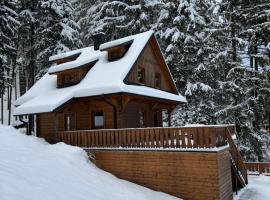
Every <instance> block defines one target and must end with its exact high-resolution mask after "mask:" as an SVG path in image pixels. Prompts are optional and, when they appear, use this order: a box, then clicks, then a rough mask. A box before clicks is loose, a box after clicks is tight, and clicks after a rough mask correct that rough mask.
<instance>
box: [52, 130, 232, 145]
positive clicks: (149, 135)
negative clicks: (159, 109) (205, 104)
mask: <svg viewBox="0 0 270 200" xmlns="http://www.w3.org/2000/svg"><path fill="white" fill-rule="evenodd" d="M226 131H227V127H226V126H202V127H177V128H136V129H103V130H82V131H79V130H78V131H61V132H58V133H57V140H58V141H62V142H65V143H67V144H71V145H75V146H80V147H86V148H91V147H104V148H106V147H129V148H214V147H220V146H224V145H226V144H227V139H226V138H227V136H226Z"/></svg>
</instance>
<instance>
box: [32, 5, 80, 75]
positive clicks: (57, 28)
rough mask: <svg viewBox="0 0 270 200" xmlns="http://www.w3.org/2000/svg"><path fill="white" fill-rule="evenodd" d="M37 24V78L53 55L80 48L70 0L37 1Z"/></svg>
mask: <svg viewBox="0 0 270 200" xmlns="http://www.w3.org/2000/svg"><path fill="white" fill-rule="evenodd" d="M37 7H38V11H39V24H38V27H37V29H36V43H35V48H36V50H37V52H38V54H37V60H36V61H37V62H36V65H37V70H38V71H37V74H36V76H37V77H40V76H41V75H43V74H44V72H46V71H47V68H48V67H49V66H50V64H49V57H50V56H51V55H53V54H57V53H60V52H65V51H68V50H71V49H77V48H79V47H82V43H81V40H80V35H79V26H78V24H77V23H76V22H75V21H74V16H73V7H72V4H71V1H70V0H49V1H47V0H46V1H45V0H44V1H39V2H38V4H37Z"/></svg>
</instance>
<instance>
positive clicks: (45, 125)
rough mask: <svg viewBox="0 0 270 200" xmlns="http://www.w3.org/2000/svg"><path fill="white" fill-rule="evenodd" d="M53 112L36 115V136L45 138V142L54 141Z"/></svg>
mask: <svg viewBox="0 0 270 200" xmlns="http://www.w3.org/2000/svg"><path fill="white" fill-rule="evenodd" d="M54 118H55V115H54V113H44V114H38V115H37V136H38V137H41V138H45V139H46V140H47V142H50V143H53V142H54V133H55V122H54Z"/></svg>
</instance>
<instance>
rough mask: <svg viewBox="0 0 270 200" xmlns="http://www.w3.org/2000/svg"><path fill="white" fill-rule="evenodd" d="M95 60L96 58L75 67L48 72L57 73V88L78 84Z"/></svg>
mask: <svg viewBox="0 0 270 200" xmlns="http://www.w3.org/2000/svg"><path fill="white" fill-rule="evenodd" d="M96 62H97V60H95V61H92V62H90V63H87V64H85V65H81V66H78V67H76V68H71V69H68V70H62V71H59V72H52V73H50V72H49V73H50V74H56V75H57V87H58V88H62V87H68V86H72V85H76V84H78V83H79V82H80V81H81V80H82V79H83V78H84V77H85V76H86V74H87V73H88V72H89V70H90V69H91V68H92V67H93V66H94V65H95V63H96Z"/></svg>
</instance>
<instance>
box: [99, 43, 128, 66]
mask: <svg viewBox="0 0 270 200" xmlns="http://www.w3.org/2000/svg"><path fill="white" fill-rule="evenodd" d="M114 42H115V41H114ZM114 42H108V43H105V44H103V45H101V46H100V50H101V51H107V52H108V61H111V62H112V61H116V60H119V59H121V58H122V57H124V56H125V54H126V53H127V51H128V49H129V48H130V46H131V44H132V42H133V40H129V41H125V42H120V43H114Z"/></svg>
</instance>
